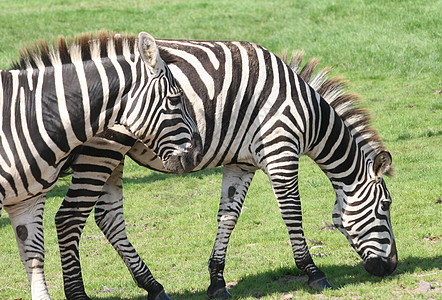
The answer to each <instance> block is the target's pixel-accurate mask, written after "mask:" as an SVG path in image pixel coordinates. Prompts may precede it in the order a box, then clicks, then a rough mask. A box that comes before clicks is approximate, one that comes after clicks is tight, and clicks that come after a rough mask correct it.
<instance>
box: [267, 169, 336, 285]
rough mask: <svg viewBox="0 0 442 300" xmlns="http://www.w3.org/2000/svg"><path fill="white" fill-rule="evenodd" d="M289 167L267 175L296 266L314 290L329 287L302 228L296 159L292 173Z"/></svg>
mask: <svg viewBox="0 0 442 300" xmlns="http://www.w3.org/2000/svg"><path fill="white" fill-rule="evenodd" d="M289 169H290V168H289V167H288V166H287V165H285V166H284V169H283V171H285V172H281V170H279V169H278V168H274V169H272V172H271V173H270V175H269V179H270V182H271V184H272V187H273V191H274V193H275V196H276V200H277V201H278V206H279V209H280V211H281V216H282V219H283V220H284V223H285V224H286V226H287V230H288V232H289V236H290V243H291V245H292V249H293V254H294V258H295V262H296V266H297V267H298V268H299V269H300V270H302V271H303V272H305V273H306V274H307V275H308V278H309V279H308V285H309V286H310V287H311V288H313V289H316V290H323V289H325V288H331V285H330V283H329V282H328V280H327V277H326V276H325V274H324V272H322V271H321V270H320V269H319V268H318V267H317V266H316V265H315V263H314V262H313V259H312V257H311V255H310V252H309V250H308V247H307V243H306V241H305V237H304V231H303V229H302V211H301V200H300V197H299V191H298V170H297V161H296V165H294V166H293V168H292V169H293V171H292V172H293V173H290V172H287V170H289Z"/></svg>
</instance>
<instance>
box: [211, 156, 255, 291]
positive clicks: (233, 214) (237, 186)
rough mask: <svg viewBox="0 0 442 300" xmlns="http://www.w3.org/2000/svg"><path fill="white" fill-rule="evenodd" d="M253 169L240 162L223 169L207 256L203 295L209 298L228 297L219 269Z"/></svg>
mask: <svg viewBox="0 0 442 300" xmlns="http://www.w3.org/2000/svg"><path fill="white" fill-rule="evenodd" d="M255 171H256V169H255V168H254V167H253V168H252V167H249V166H244V165H226V166H224V170H223V182H222V191H221V201H220V205H219V211H218V232H217V234H216V239H215V244H214V246H213V250H212V254H211V256H210V259H209V274H210V286H209V288H208V290H207V295H208V296H209V298H211V299H226V298H229V297H231V295H230V293H229V291H228V290H227V288H226V282H225V280H224V276H223V272H224V266H225V259H226V251H227V245H228V242H229V238H230V234H231V233H232V231H233V229H234V228H235V225H236V222H237V221H238V217H239V215H240V214H241V208H242V205H243V202H244V198H245V196H246V193H247V190H248V188H249V186H250V183H251V181H252V179H253V176H254V174H255Z"/></svg>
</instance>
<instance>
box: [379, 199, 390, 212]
mask: <svg viewBox="0 0 442 300" xmlns="http://www.w3.org/2000/svg"><path fill="white" fill-rule="evenodd" d="M390 206H391V201H388V200H384V201H382V202H381V207H382V210H383V211H387V210H389V209H390Z"/></svg>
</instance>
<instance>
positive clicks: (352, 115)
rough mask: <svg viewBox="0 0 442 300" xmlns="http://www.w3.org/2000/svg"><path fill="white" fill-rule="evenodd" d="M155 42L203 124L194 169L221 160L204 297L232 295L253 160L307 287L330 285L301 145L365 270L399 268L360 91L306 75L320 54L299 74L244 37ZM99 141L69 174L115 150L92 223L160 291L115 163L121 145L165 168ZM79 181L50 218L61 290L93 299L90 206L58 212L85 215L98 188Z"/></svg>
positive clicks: (378, 153)
mask: <svg viewBox="0 0 442 300" xmlns="http://www.w3.org/2000/svg"><path fill="white" fill-rule="evenodd" d="M158 44H159V48H160V52H161V55H162V57H163V58H166V62H167V63H168V65H169V68H170V69H171V71H172V73H173V74H174V77H175V78H176V79H177V80H178V81H179V83H180V85H181V87H182V88H183V90H184V93H185V95H186V96H187V99H188V101H189V103H188V108H189V110H190V111H191V114H192V115H193V116H194V120H195V121H196V122H197V125H198V128H199V132H200V133H201V138H202V142H203V151H202V156H203V157H202V161H201V163H200V164H199V165H198V166H197V167H196V168H194V169H193V171H197V170H201V169H205V168H213V167H216V166H221V165H224V171H223V182H222V192H221V202H220V207H219V213H218V233H217V236H216V240H215V244H214V247H213V251H212V254H211V257H210V260H209V273H210V279H211V284H210V286H209V288H208V295H209V297H213V298H227V297H229V296H230V294H229V292H228V291H227V289H226V284H225V281H224V278H223V270H224V266H225V256H226V250H227V244H228V241H229V237H230V234H231V232H232V230H233V228H234V227H235V224H236V222H237V220H238V217H239V214H240V212H241V207H242V204H243V201H244V198H245V195H246V193H247V189H248V187H249V185H250V183H251V180H252V178H253V176H254V173H255V171H256V170H258V169H261V170H263V171H264V172H265V173H266V174H267V175H268V178H269V180H270V183H271V185H272V188H273V191H274V194H275V196H276V200H277V202H278V205H279V208H280V210H281V215H282V218H283V220H284V222H285V224H286V225H287V228H288V232H289V236H290V241H291V245H292V248H293V253H294V258H295V262H296V265H297V267H298V268H300V269H301V270H302V271H304V272H305V273H307V275H308V277H309V280H308V284H309V286H311V287H313V288H317V289H323V288H327V287H330V284H329V282H328V280H327V278H326V276H325V274H324V273H323V272H322V271H321V270H320V269H319V268H318V267H317V266H316V265H315V264H314V262H313V260H312V257H311V255H310V253H309V250H308V247H307V244H306V241H305V238H304V234H303V230H302V215H301V201H300V197H299V193H298V160H299V157H300V155H302V154H306V155H308V156H309V157H310V158H312V159H313V160H314V161H315V162H316V163H317V164H318V165H319V166H320V168H321V169H322V170H323V171H324V173H325V174H326V175H327V176H328V178H329V179H330V181H331V183H332V186H333V188H334V190H335V193H336V202H335V207H334V210H333V215H332V216H333V221H334V224H335V226H336V227H337V228H338V229H339V230H340V231H341V232H342V233H343V234H344V235H345V236H346V237H347V239H348V240H349V242H350V244H351V245H352V246H353V248H354V249H355V250H356V251H357V252H358V254H359V255H360V256H361V257H362V259H363V260H364V266H365V268H366V270H367V271H368V272H369V273H371V274H374V275H378V276H383V275H388V274H390V273H392V272H393V271H394V270H395V268H396V265H397V254H396V245H395V240H394V236H393V231H392V226H391V222H390V204H391V198H390V194H389V192H388V191H387V188H386V186H385V183H384V181H383V179H382V175H383V174H384V173H388V172H389V171H390V165H391V156H390V154H389V153H388V152H387V151H386V150H385V149H384V147H383V145H382V143H381V140H380V138H379V137H378V136H377V134H376V133H375V131H374V130H373V129H372V128H370V127H369V125H368V117H367V115H366V113H365V112H364V111H362V110H360V109H358V108H357V107H356V106H355V105H354V102H355V100H356V96H354V95H348V94H345V93H344V92H343V87H344V83H343V82H342V81H341V80H336V79H327V77H326V75H327V71H322V72H319V73H318V74H317V75H316V76H315V77H313V78H311V75H312V73H313V70H314V69H315V67H316V64H317V62H313V63H309V64H308V65H307V66H306V67H304V68H303V69H302V71H300V75H299V76H298V75H297V74H296V73H297V71H298V70H299V68H300V58H299V57H298V58H293V59H292V60H291V62H290V66H288V65H287V64H285V63H284V61H283V60H281V59H280V58H278V57H277V56H275V55H274V54H272V53H271V52H269V51H268V50H266V49H264V48H263V47H261V46H259V45H256V44H253V43H248V42H228V41H225V42H221V41H178V40H159V41H158ZM306 82H309V83H310V85H309V84H307V83H306ZM120 129H121V128H120ZM123 131H124V129H121V130H120V133H122V134H123V133H124V132H123ZM105 144H106V140H105V139H101V140H91V141H90V143H88V145H87V146H88V152H87V153H85V155H84V156H83V157H82V156H81V155H80V157H79V158H78V159H79V160H78V161H77V162H75V163H74V165H73V170H74V178H76V179H77V180H78V178H77V177H87V176H90V174H92V173H88V174H85V175H82V174H81V172H77V171H76V166H75V165H76V164H77V163H78V164H80V165H83V163H84V162H87V163H88V168H89V170H90V171H92V172H93V171H95V172H96V173H97V176H101V174H100V170H99V168H97V167H99V163H95V162H94V160H93V157H90V156H89V155H90V153H93V152H94V150H93V149H95V148H99V149H100V151H101V150H102V149H103V148H106V149H107V151H108V152H103V157H102V158H101V157H100V158H96V159H97V160H102V159H103V158H104V157H106V158H110V157H112V158H115V159H113V160H112V159H108V160H107V162H108V163H109V164H111V163H112V164H114V165H115V166H117V165H118V167H117V168H116V169H115V170H114V172H113V173H112V174H109V173H106V174H105V175H106V176H109V175H110V176H109V177H108V180H107V182H106V185H105V186H104V188H103V191H102V193H101V195H100V198H99V199H98V202H97V204H96V207H95V220H96V223H97V224H98V226H99V227H100V228H101V230H102V231H103V232H104V234H105V235H106V237H107V238H108V239H109V241H110V242H111V243H112V245H113V246H114V247H115V249H116V250H117V251H118V253H119V254H120V256H121V257H122V258H123V260H124V262H125V263H126V265H127V266H128V268H129V270H130V272H131V274H132V276H133V277H134V279H135V281H136V282H137V284H138V285H139V286H140V287H143V286H144V282H145V281H144V280H147V281H148V282H150V284H155V285H157V286H158V289H157V290H158V291H162V287H161V286H159V285H158V283H156V282H155V281H154V279H153V278H152V277H151V274H150V273H145V272H144V271H143V270H144V269H146V267H145V265H144V263H143V262H142V260H141V258H140V257H139V256H138V254H137V253H136V251H135V250H134V249H133V247H132V245H131V244H130V242H129V240H128V239H127V236H126V233H125V230H124V218H123V207H122V190H121V186H122V169H123V164H122V162H121V164H120V161H119V159H120V158H121V157H122V156H123V155H124V154H125V153H127V154H128V155H129V156H131V157H132V158H133V159H134V160H135V161H136V162H138V163H139V164H140V165H143V166H146V167H148V168H152V169H155V170H159V171H162V172H168V171H167V170H164V168H163V167H162V166H161V164H160V161H159V160H158V159H156V156H155V154H153V153H152V152H151V151H149V149H147V148H146V147H145V146H144V145H143V144H142V143H139V142H137V143H135V145H134V146H133V147H132V148H131V147H124V149H123V150H122V149H121V147H120V146H119V145H118V141H116V140H112V141H109V145H106V146H105ZM122 144H123V145H124V143H122ZM98 145H99V146H98ZM127 151H128V152H127ZM117 154H118V155H117ZM82 188H83V189H85V188H86V187H85V186H82ZM92 188H93V189H94V190H97V191H98V190H99V189H98V187H96V186H94V187H92V186H91V189H92ZM78 190H79V188H77V187H76V183H75V182H73V183H72V185H71V187H70V190H69V192H68V196H67V197H66V198H65V200H64V202H63V204H62V207H61V208H60V210H59V212H58V214H57V217H56V224H57V231H58V235H59V243H60V254H61V256H62V265H63V274H64V282H65V292H66V295H67V298H68V299H89V298H88V297H87V295H86V294H85V292H84V286H83V282H82V279H81V270H80V263H79V260H78V240H79V236H80V234H81V229H80V230H79V228H82V226H83V225H84V222H85V220H86V218H87V215H83V216H82V219H81V220H80V219H78V222H81V224H80V223H75V224H67V223H64V222H63V220H64V219H72V218H71V217H72V215H71V211H70V210H69V207H71V206H72V205H76V203H81V205H82V206H83V205H85V206H88V210H87V212H88V213H89V212H90V211H91V209H92V206H93V203H94V201H96V199H97V197H96V195H91V194H88V193H74V191H78ZM71 253H74V255H69V254H71ZM156 297H158V298H156ZM148 298H149V299H168V298H167V295H166V294H164V292H161V293H159V292H158V293H155V294H150V293H149V297H148Z"/></svg>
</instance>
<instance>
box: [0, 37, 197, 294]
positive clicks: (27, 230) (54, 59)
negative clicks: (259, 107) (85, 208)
mask: <svg viewBox="0 0 442 300" xmlns="http://www.w3.org/2000/svg"><path fill="white" fill-rule="evenodd" d="M0 72H1V73H0V75H1V80H0V112H1V113H0V209H1V208H2V207H4V208H5V211H6V212H7V213H8V214H9V218H10V220H11V224H12V227H13V229H14V232H15V235H16V240H17V244H18V248H19V253H20V258H21V260H22V262H23V264H24V266H25V269H26V272H27V275H28V280H29V284H30V286H31V295H32V298H33V299H50V296H49V293H48V290H47V286H46V283H45V279H44V272H43V264H44V238H43V227H42V223H43V209H44V204H45V199H46V192H47V191H49V190H50V189H51V188H52V187H53V186H54V185H55V183H56V181H57V178H58V177H59V174H60V172H61V171H62V170H64V169H65V168H66V167H67V166H68V165H69V164H70V162H71V161H72V160H73V159H74V158H75V155H76V154H75V153H76V151H79V150H78V149H81V145H82V144H84V143H85V142H87V141H88V140H90V139H91V138H93V137H94V136H97V135H98V136H106V138H107V139H109V140H111V139H112V135H109V134H108V133H107V132H106V129H107V128H110V127H112V126H113V125H115V124H119V125H121V126H123V127H124V128H125V129H126V134H127V135H128V136H130V138H131V140H130V142H135V141H137V140H140V141H142V142H143V143H144V145H146V147H147V148H148V149H149V150H151V151H153V152H155V153H157V154H158V155H159V156H160V157H161V160H162V164H163V166H164V168H166V169H168V170H170V171H172V172H184V171H185V170H191V169H193V168H194V167H195V166H196V165H197V164H198V163H199V161H198V159H199V156H198V151H200V146H199V145H201V141H200V137H199V134H198V131H197V127H196V123H195V122H193V120H192V119H191V117H190V114H189V112H188V110H187V108H186V107H185V103H184V102H183V97H182V94H183V91H182V89H181V88H180V86H179V84H178V82H177V81H176V80H175V79H174V78H173V76H172V74H171V72H170V70H169V68H168V67H167V65H166V64H165V63H164V61H163V60H162V58H161V56H160V55H159V51H158V46H157V44H156V42H155V39H154V38H153V37H152V36H151V35H150V34H148V33H145V32H141V33H140V34H139V35H138V38H136V37H134V36H131V37H125V36H122V37H120V38H118V39H116V38H114V36H109V35H108V34H107V33H105V32H101V33H97V34H81V35H78V36H76V37H75V38H65V37H60V38H59V39H58V40H57V41H53V42H52V43H48V42H45V41H42V42H39V43H36V44H35V45H32V46H30V47H28V48H27V49H25V50H24V51H22V53H21V58H20V60H19V61H18V62H17V63H14V65H13V66H12V67H11V69H9V70H1V71H0ZM120 142H121V140H120ZM96 182H97V184H104V182H99V180H96ZM75 209H76V208H75V207H73V208H72V210H74V211H75Z"/></svg>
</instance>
